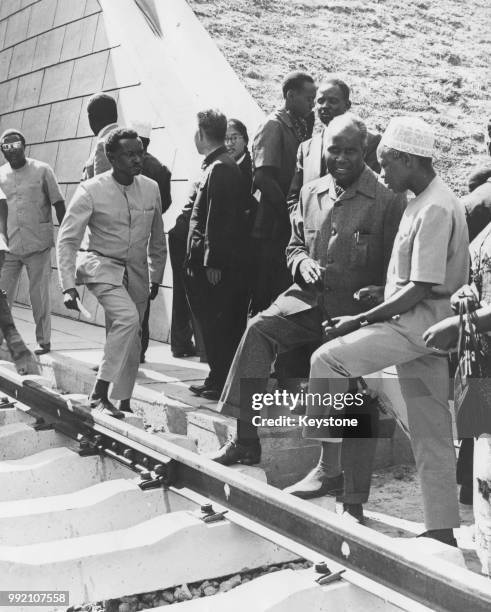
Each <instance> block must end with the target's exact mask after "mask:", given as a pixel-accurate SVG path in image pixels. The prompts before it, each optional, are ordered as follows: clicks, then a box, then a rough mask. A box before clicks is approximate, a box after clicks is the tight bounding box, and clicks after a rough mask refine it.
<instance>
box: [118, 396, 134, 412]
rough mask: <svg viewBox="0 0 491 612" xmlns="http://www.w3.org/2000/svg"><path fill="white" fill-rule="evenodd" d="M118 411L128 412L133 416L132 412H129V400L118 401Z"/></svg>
mask: <svg viewBox="0 0 491 612" xmlns="http://www.w3.org/2000/svg"><path fill="white" fill-rule="evenodd" d="M119 409H120V410H121V412H129V413H130V414H133V410H131V405H130V400H129V399H125V400H120V402H119Z"/></svg>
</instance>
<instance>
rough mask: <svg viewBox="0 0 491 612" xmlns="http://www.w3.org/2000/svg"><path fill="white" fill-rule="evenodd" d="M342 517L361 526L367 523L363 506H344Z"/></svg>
mask: <svg viewBox="0 0 491 612" xmlns="http://www.w3.org/2000/svg"><path fill="white" fill-rule="evenodd" d="M341 516H342V517H343V518H345V519H349V520H350V521H354V522H355V523H359V524H360V525H363V524H364V523H365V516H364V514H363V505H362V504H343V511H342V513H341Z"/></svg>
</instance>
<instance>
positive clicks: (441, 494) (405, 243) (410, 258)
mask: <svg viewBox="0 0 491 612" xmlns="http://www.w3.org/2000/svg"><path fill="white" fill-rule="evenodd" d="M434 140H435V137H434V132H433V129H432V128H431V127H430V126H429V125H427V124H426V123H425V122H424V121H422V120H420V119H417V118H414V117H398V118H394V119H392V120H391V122H390V124H389V126H388V127H387V130H386V131H385V133H384V135H383V137H382V140H381V142H380V145H379V147H378V157H379V160H380V164H381V166H382V173H381V176H382V177H383V179H384V181H385V183H386V184H387V186H388V187H389V188H391V189H392V190H393V191H396V192H403V191H406V190H410V191H412V192H413V193H414V194H415V196H416V197H415V198H414V199H413V200H412V201H410V202H409V204H408V206H407V208H406V210H405V212H404V214H403V216H402V219H401V223H400V225H399V231H398V233H397V236H396V238H395V241H394V247H393V251H392V256H391V260H390V263H389V266H388V270H387V281H386V286H385V295H384V302H382V303H381V304H379V305H378V306H376V307H375V308H372V309H371V310H368V311H366V312H364V313H362V314H360V315H356V316H345V317H338V318H336V319H334V321H333V324H332V326H329V325H328V324H324V325H325V331H326V333H327V334H329V335H330V336H332V337H334V339H332V340H331V341H330V342H327V343H326V344H324V345H323V346H321V347H320V348H319V349H318V350H317V351H316V352H315V353H314V354H313V356H312V360H311V372H310V376H311V379H312V380H314V381H315V380H316V379H317V384H320V383H319V380H318V379H327V380H329V379H331V381H332V382H334V380H335V379H337V381H338V383H337V384H338V386H339V378H340V377H356V376H364V375H367V374H370V373H372V372H376V371H379V370H383V369H384V368H386V367H388V366H391V365H396V366H397V373H398V376H399V384H400V389H401V392H402V395H403V397H404V400H405V402H406V406H407V418H408V426H409V432H410V435H411V443H412V447H413V452H414V456H415V460H416V467H417V469H418V473H419V476H420V479H421V489H422V493H423V504H424V516H425V525H426V529H427V531H426V532H425V533H424V534H423V535H425V536H427V537H433V538H436V539H438V540H440V541H442V542H445V543H447V544H452V545H456V542H455V539H454V537H453V533H452V529H453V528H455V527H457V526H458V525H459V509H458V502H457V490H456V480H455V452H454V448H453V440H452V427H451V417H450V412H449V409H448V402H447V398H448V385H449V379H448V365H447V359H446V355H445V354H443V353H440V352H437V351H436V350H435V349H432V347H431V346H427V345H426V344H425V342H424V340H423V333H424V332H425V330H426V329H427V328H428V327H429V326H431V325H433V324H434V323H436V322H437V321H440V320H442V319H443V318H445V317H447V316H449V315H451V313H452V311H451V309H450V302H449V298H450V296H451V295H452V293H453V292H454V291H456V290H457V289H458V288H459V287H460V286H461V285H462V284H464V283H465V282H466V281H467V275H468V255H467V247H468V237H467V228H466V223H465V217H464V212H463V209H462V207H461V206H460V204H459V201H458V200H457V198H456V197H455V195H454V194H453V193H452V191H451V190H450V189H449V188H448V187H447V186H446V185H445V183H444V182H443V181H442V180H441V179H440V178H439V177H438V176H437V175H436V173H435V171H434V169H433V165H432V158H433V149H434ZM340 336H342V338H341V337H340ZM315 390H316V391H317V389H315ZM395 408H397V406H395Z"/></svg>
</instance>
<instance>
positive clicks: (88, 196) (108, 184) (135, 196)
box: [57, 172, 166, 399]
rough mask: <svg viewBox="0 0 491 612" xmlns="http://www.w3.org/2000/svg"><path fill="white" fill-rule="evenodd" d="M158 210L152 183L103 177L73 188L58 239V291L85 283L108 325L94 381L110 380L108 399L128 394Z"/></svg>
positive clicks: (161, 245)
mask: <svg viewBox="0 0 491 612" xmlns="http://www.w3.org/2000/svg"><path fill="white" fill-rule="evenodd" d="M160 211H161V203H160V194H159V189H158V186H157V183H155V181H152V180H151V179H148V178H146V177H144V176H136V177H134V179H133V182H132V183H131V185H128V186H125V185H121V184H119V183H118V182H117V181H116V180H115V179H114V178H113V176H112V172H104V173H103V174H100V175H98V176H96V177H94V178H92V179H90V180H88V181H86V182H83V183H81V184H80V185H79V187H78V188H77V190H76V192H75V194H74V195H73V198H72V200H71V202H70V205H69V206H68V209H67V212H66V215H65V218H64V220H63V223H62V225H61V228H60V232H59V235H58V243H57V257H58V270H59V276H60V283H61V286H62V289H63V290H66V289H70V288H72V287H75V285H87V287H88V288H89V290H90V291H91V292H92V293H93V294H94V295H95V297H96V298H97V300H98V301H99V303H100V304H101V306H102V307H103V309H104V312H105V314H106V318H107V320H108V322H109V327H108V333H107V338H106V345H105V347H104V356H103V359H102V363H101V365H100V368H99V375H98V377H99V378H101V379H102V380H107V381H110V382H113V383H114V387H113V391H112V397H113V398H114V399H127V398H129V397H131V392H132V390H133V386H134V382H135V378H136V374H137V371H138V364H139V357H140V334H139V331H140V324H141V319H142V317H143V314H144V312H145V308H146V304H147V299H148V295H149V282H152V283H160V282H161V281H162V277H163V273H164V266H165V260H166V246H165V238H164V228H163V223H162V216H161V212H160ZM86 230H87V231H86ZM84 233H85V235H84ZM79 248H80V250H79ZM77 251H78V252H77Z"/></svg>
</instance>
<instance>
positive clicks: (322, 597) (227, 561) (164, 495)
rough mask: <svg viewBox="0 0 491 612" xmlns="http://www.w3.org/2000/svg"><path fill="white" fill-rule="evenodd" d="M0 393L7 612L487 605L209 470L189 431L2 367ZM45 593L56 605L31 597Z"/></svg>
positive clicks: (414, 558)
mask: <svg viewBox="0 0 491 612" xmlns="http://www.w3.org/2000/svg"><path fill="white" fill-rule="evenodd" d="M0 390H2V392H4V393H6V394H8V396H9V397H10V398H12V400H13V401H12V402H6V403H4V404H0V591H2V592H3V591H5V593H4V594H1V595H0V603H2V604H4V605H5V604H6V605H8V609H11V610H16V611H22V610H25V611H29V610H30V611H32V610H36V609H39V610H67V609H68V608H69V607H71V608H72V609H74V610H76V609H77V606H83V605H87V604H92V605H93V606H95V604H96V603H97V602H105V603H104V604H100V605H101V607H100V608H99V609H102V610H104V609H106V610H108V611H110V612H116V611H117V612H132V611H133V610H145V609H153V610H161V609H163V608H164V607H165V609H166V610H169V612H170V611H173V610H175V612H195V611H210V612H222V611H229V610H239V611H240V610H244V611H245V610H247V611H248V612H250V611H251V610H252V611H254V612H256V611H264V612H266V611H271V612H272V611H273V610H274V611H275V612H280V611H281V612H290V611H291V612H297V611H299V610H316V611H319V612H321V611H326V612H328V611H329V612H330V611H336V612H342V611H345V610H346V611H348V610H349V611H350V612H371V611H374V612H375V611H377V612H379V611H380V612H382V611H383V612H392V611H399V610H409V611H415V612H418V611H421V612H423V611H425V610H426V611H429V610H442V611H449V612H468V611H469V612H484V611H485V610H486V611H488V612H489V610H491V583H490V582H489V581H488V580H487V579H485V578H483V577H481V576H479V575H476V574H474V573H472V572H470V571H468V570H466V569H465V568H461V567H458V566H456V565H454V564H451V563H448V562H445V561H442V560H440V559H437V558H435V557H432V556H429V555H425V554H422V553H421V551H420V550H418V549H414V550H411V549H410V548H406V547H404V546H403V545H402V543H401V540H397V539H392V538H389V537H387V536H384V535H382V534H379V533H375V532H373V531H372V530H369V529H367V528H365V527H361V526H359V525H351V524H347V523H346V522H344V520H342V519H341V518H339V517H337V516H336V515H334V514H332V513H328V512H326V511H325V510H323V509H320V508H318V507H316V506H314V505H312V504H309V503H308V502H305V501H302V500H299V499H297V498H295V497H292V496H290V495H287V494H285V493H283V492H282V491H278V490H277V489H274V488H273V487H270V486H268V485H267V484H265V483H263V482H260V481H257V480H254V479H252V478H250V477H248V476H246V475H244V474H241V473H239V472H237V471H235V470H231V469H229V468H225V467H223V466H220V465H217V464H215V463H213V462H211V461H209V460H207V459H205V458H203V457H201V456H199V455H197V454H196V453H194V452H193V451H192V450H191V447H190V445H189V444H188V443H187V442H186V440H183V441H178V442H179V443H176V437H175V436H167V437H166V436H157V435H154V434H150V433H148V432H146V431H144V429H142V427H141V425H140V424H139V423H138V421H137V420H136V421H135V420H134V419H133V418H132V419H130V421H131V422H121V421H116V420H115V419H112V418H109V417H106V416H104V415H101V414H96V413H92V414H91V413H90V412H88V411H87V410H85V408H84V406H82V405H81V404H77V402H76V401H75V400H74V398H70V396H63V395H60V394H58V393H55V392H53V391H52V390H50V389H47V388H46V387H44V386H43V384H42V383H40V381H39V380H37V379H35V378H34V377H31V378H28V379H22V378H21V377H19V376H17V375H16V374H14V373H12V372H11V371H10V370H7V369H2V368H0ZM15 402H17V403H15ZM14 404H15V405H14ZM233 587H234V588H233ZM27 591H28V592H30V594H28V595H25V592H27ZM47 591H52V592H63V593H65V594H68V597H69V601H67V600H66V599H65V600H64V601H63V602H60V600H59V599H58V601H57V602H54V601H53V599H51V602H52V603H50V604H49V605H44V606H40V605H39V606H38V605H37V603H39V601H40V599H39V598H40V597H42V593H43V592H44V593H46V592H47ZM7 592H9V593H10V598H11V599H10V602H9V601H6V598H8V597H9V595H8V594H7ZM40 593H41V595H39V594H40ZM19 594H20V595H19ZM193 595H194V596H195V597H196V598H194V599H191V600H189V598H190V597H192V596H193ZM203 595H207V596H203ZM35 596H37V601H34V599H33V598H35ZM198 596H199V597H198ZM2 597H3V600H2V599H1V598H2ZM13 597H14V599H12V598H13ZM46 597H47V595H46ZM51 597H53V595H51ZM15 598H17V599H15ZM23 598H24V599H23ZM26 598H28V599H29V598H30V599H31V601H32V603H33V604H34V605H29V606H28V605H26V604H27V603H28V599H27V600H26ZM80 609H82V608H80ZM86 609H93V610H95V609H97V608H96V607H92V608H89V607H87V608H86Z"/></svg>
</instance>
